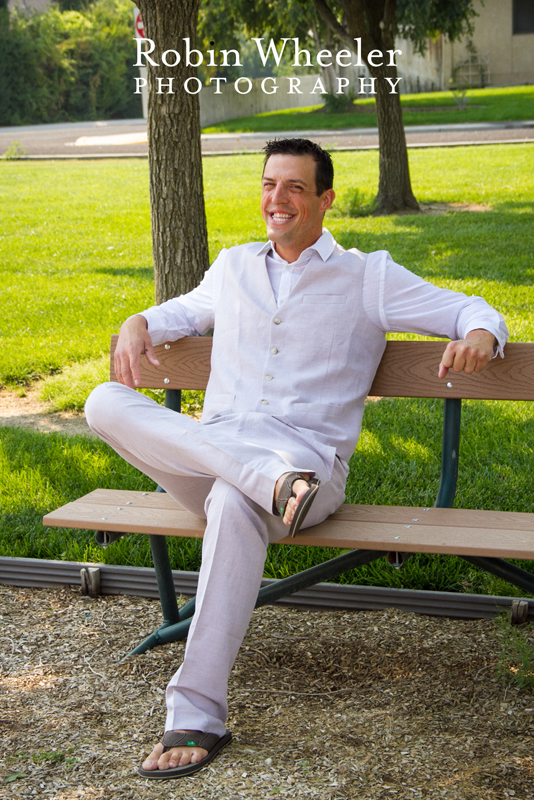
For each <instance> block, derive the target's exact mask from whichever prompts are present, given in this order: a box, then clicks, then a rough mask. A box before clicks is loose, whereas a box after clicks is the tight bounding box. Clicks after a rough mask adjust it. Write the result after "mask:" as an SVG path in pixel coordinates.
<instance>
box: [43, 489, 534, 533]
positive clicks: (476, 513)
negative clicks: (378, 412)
mask: <svg viewBox="0 0 534 800" xmlns="http://www.w3.org/2000/svg"><path fill="white" fill-rule="evenodd" d="M78 503H83V504H84V505H88V506H89V505H90V506H93V507H98V508H99V513H100V510H101V509H100V507H101V506H111V507H115V509H116V508H119V507H121V508H124V507H126V506H129V507H131V508H134V509H147V510H150V509H168V510H171V511H173V510H174V511H180V512H183V509H181V508H180V506H179V505H178V504H177V503H176V501H175V500H173V499H172V497H171V496H170V495H168V494H166V493H165V492H138V491H133V490H128V489H95V490H94V491H92V492H90V493H89V494H86V495H85V496H84V497H80V498H79V499H78V500H76V501H74V503H69V504H68V505H66V506H63V509H66V508H71V507H73V506H76V504H78ZM60 511H62V509H58V510H57V512H56V511H53V512H51V513H50V514H48V515H47V516H46V517H45V519H47V520H48V519H53V518H55V517H54V515H55V514H56V513H58V512H60ZM106 511H109V508H108V509H106ZM73 513H75V512H73ZM102 515H103V516H105V513H104V510H102ZM94 516H95V518H96V519H97V520H98V516H97V514H96V512H95V514H94ZM192 516H193V515H192ZM58 519H60V517H58ZM194 519H197V518H196V517H194ZM329 519H330V520H336V521H339V522H374V523H385V522H388V523H394V524H398V525H416V524H419V525H430V526H432V525H439V526H453V527H462V526H465V527H466V528H483V529H495V530H502V529H509V530H516V531H529V532H530V533H532V535H533V540H534V514H528V513H525V512H521V511H480V510H476V509H468V510H466V509H460V508H428V509H426V510H425V509H424V508H422V507H418V506H370V505H363V504H361V505H360V504H351V503H344V504H343V505H342V506H340V507H339V508H338V510H337V511H336V512H335V514H332V516H330V517H329ZM415 519H417V520H418V522H417V523H416V522H415ZM46 524H47V525H52V522H47V523H46ZM63 527H65V526H63ZM72 527H76V526H75V525H73V526H72ZM175 527H178V526H175ZM100 528H101V530H105V529H106V526H105V525H104V524H103V525H102V526H100ZM95 530H98V527H95Z"/></svg>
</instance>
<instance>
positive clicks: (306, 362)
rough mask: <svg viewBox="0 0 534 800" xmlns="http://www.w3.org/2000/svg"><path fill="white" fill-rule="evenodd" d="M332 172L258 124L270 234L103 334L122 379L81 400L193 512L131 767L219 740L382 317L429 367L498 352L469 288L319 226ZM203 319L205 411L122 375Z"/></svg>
mask: <svg viewBox="0 0 534 800" xmlns="http://www.w3.org/2000/svg"><path fill="white" fill-rule="evenodd" d="M332 186H333V166H332V161H331V158H330V156H329V154H328V153H327V152H325V151H324V150H322V149H321V148H320V147H319V146H318V145H316V144H314V143H313V142H311V141H309V140H307V139H282V140H279V141H272V142H269V143H268V144H267V146H266V148H265V163H264V173H263V177H262V199H261V213H262V216H263V219H264V221H265V224H266V227H267V236H268V241H267V242H265V243H261V242H260V243H258V242H256V243H253V244H245V245H240V246H238V247H232V248H230V249H228V250H223V251H222V252H221V253H220V254H219V256H218V257H217V259H216V260H215V262H214V263H213V265H212V266H211V268H210V269H209V270H208V271H207V273H206V275H205V276H204V279H203V280H202V282H201V284H200V285H199V286H198V287H197V288H196V289H194V290H193V291H192V292H190V293H189V294H187V295H183V296H181V297H178V298H175V299H173V300H169V301H168V302H166V303H163V304H162V305H160V306H157V307H152V308H150V309H148V310H147V311H143V312H142V313H141V314H137V315H134V316H133V317H130V318H129V319H127V320H126V321H125V322H124V324H123V325H122V327H121V331H120V336H119V341H118V344H117V349H116V352H115V371H116V374H117V377H118V378H119V381H120V384H117V383H108V384H103V385H102V386H99V387H97V389H95V391H94V392H93V393H92V394H91V396H90V398H89V400H88V402H87V406H86V415H87V420H88V423H89V425H90V426H91V428H92V429H93V430H94V431H95V432H96V433H97V434H98V435H99V436H100V437H101V438H102V439H104V440H105V441H106V442H108V443H109V444H110V445H111V446H112V447H113V448H114V449H115V450H116V451H117V452H118V453H119V454H120V455H121V456H123V458H125V459H126V460H127V461H129V462H130V463H131V464H133V465H134V466H136V467H138V468H139V469H140V470H142V471H143V472H144V473H146V474H147V475H149V476H150V477H151V478H153V479H154V480H155V481H157V482H158V483H159V484H160V486H162V487H163V488H164V489H165V490H166V491H167V492H168V493H169V494H170V495H171V496H172V497H174V498H175V499H176V500H177V501H178V502H179V503H180V504H181V505H182V506H184V507H185V508H186V509H188V510H189V511H192V512H193V513H195V514H197V515H199V516H201V517H205V518H206V520H207V523H206V532H205V535H204V541H203V547H202V566H201V570H200V575H199V583H198V594H197V602H196V612H195V616H194V618H193V622H192V625H191V628H190V632H189V637H188V640H187V647H186V650H185V656H184V661H183V664H182V666H181V667H180V668H179V670H178V671H177V672H176V674H175V675H174V676H173V678H172V679H171V681H170V683H169V685H168V687H167V720H166V725H165V734H164V736H163V739H162V741H161V742H160V743H158V744H157V745H156V746H155V747H154V749H153V751H152V753H151V754H150V755H149V756H148V758H147V759H146V761H145V762H144V763H143V766H142V767H141V768H140V773H141V774H142V775H143V776H144V777H147V778H151V779H165V778H174V777H181V776H184V775H190V774H192V773H193V772H196V771H197V770H199V769H201V768H202V767H204V766H205V765H206V764H208V763H209V762H210V761H211V759H212V758H214V757H215V755H216V754H217V753H218V752H220V750H221V749H222V748H223V747H225V746H226V745H227V744H228V743H229V742H230V740H231V734H230V732H229V731H227V730H226V728H225V721H226V717H227V704H226V694H227V683H228V676H229V673H230V670H231V668H232V665H233V663H234V660H235V658H236V655H237V652H238V649H239V647H240V644H241V642H242V639H243V637H244V635H245V632H246V629H247V626H248V623H249V620H250V616H251V614H252V611H253V608H254V604H255V601H256V597H257V592H258V589H259V586H260V583H261V578H262V574H263V565H264V561H265V555H266V548H267V545H268V543H269V542H275V541H277V540H279V539H281V538H283V537H284V536H286V534H287V532H288V528H287V527H286V526H289V532H290V533H291V534H292V535H295V534H296V533H298V530H299V528H300V527H301V526H302V525H305V526H308V525H314V524H317V523H319V522H321V521H322V520H323V519H325V518H326V517H327V516H328V515H329V514H331V513H333V512H334V511H335V510H336V508H338V506H339V505H340V504H341V503H342V502H343V500H344V490H345V481H346V478H347V475H348V460H349V458H350V457H351V455H352V453H353V452H354V448H355V446H356V443H357V440H358V436H359V432H360V427H361V421H362V415H363V408H364V401H365V398H366V396H367V393H368V391H369V388H370V386H371V383H372V381H373V377H374V374H375V371H376V368H377V366H378V364H379V362H380V359H381V357H382V354H383V352H384V348H385V345H386V339H385V334H386V332H388V331H412V332H414V333H418V334H423V335H430V336H441V337H446V338H449V339H450V340H451V341H450V342H449V344H448V345H447V346H446V347H445V348H444V353H443V358H442V361H441V364H440V366H439V375H440V377H442V378H443V377H445V375H446V374H447V371H448V370H449V369H453V370H454V371H455V372H461V371H464V372H467V373H470V372H473V371H476V372H480V370H482V369H483V368H484V367H485V365H486V364H487V363H488V361H489V360H490V359H491V358H493V357H494V356H495V355H496V354H497V353H500V354H501V355H502V348H503V346H504V344H505V342H506V339H507V329H506V325H505V324H504V321H503V319H502V317H501V316H500V315H499V314H498V313H497V312H496V311H495V310H494V309H492V308H491V307H490V306H488V304H487V303H486V302H485V301H484V300H482V299H481V298H479V297H467V296H466V295H464V294H459V293H455V292H452V291H449V290H446V289H440V288H438V287H435V286H433V285H432V284H429V283H426V282H425V281H424V280H422V279H421V278H419V277H418V276H416V275H414V274H413V273H411V272H409V271H408V270H406V269H404V267H401V266H399V265H398V264H396V263H395V262H394V261H393V260H392V258H391V257H390V255H389V254H388V253H387V252H386V251H379V252H375V253H370V254H365V253H362V252H360V251H359V250H357V249H353V250H348V251H347V250H344V249H343V247H341V246H340V245H339V244H338V243H337V242H336V241H335V240H334V239H333V237H332V236H331V234H330V233H329V232H328V231H327V230H326V229H323V227H322V223H323V217H324V215H325V213H326V211H327V210H328V209H329V208H330V207H331V205H332V203H333V201H334V197H335V194H334V190H333V188H332ZM211 328H213V329H214V333H213V348H212V362H211V375H210V379H209V384H208V387H207V390H206V396H205V402H204V410H203V415H202V421H201V422H196V421H194V420H192V419H190V418H188V417H186V416H184V415H182V414H177V413H176V412H174V411H172V410H170V409H167V408H164V407H162V406H159V405H158V404H157V403H155V402H153V401H152V400H150V399H149V398H147V397H145V396H144V395H140V394H137V392H135V391H134V387H135V385H136V384H137V383H138V381H139V379H140V375H139V358H140V356H141V355H143V354H144V355H145V356H146V357H147V359H148V360H149V361H150V362H151V363H152V364H154V365H156V366H158V361H157V359H156V357H155V354H154V349H153V345H154V344H160V343H162V342H165V341H175V340H177V339H179V338H180V337H183V336H191V335H193V336H194V335H199V334H203V333H205V332H206V331H208V330H209V329H211ZM121 384H122V385H121ZM259 677H260V679H261V676H259Z"/></svg>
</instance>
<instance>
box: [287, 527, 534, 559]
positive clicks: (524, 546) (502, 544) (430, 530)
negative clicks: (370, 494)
mask: <svg viewBox="0 0 534 800" xmlns="http://www.w3.org/2000/svg"><path fill="white" fill-rule="evenodd" d="M278 544H293V545H308V546H320V547H343V548H362V549H364V550H375V549H376V550H386V551H388V550H396V551H399V552H405V553H444V554H449V555H465V556H488V557H497V558H527V559H532V558H534V536H533V535H532V532H531V531H512V530H486V531H484V530H482V529H481V528H464V527H461V528H455V527H438V526H429V525H420V526H415V527H412V528H410V529H407V528H406V527H405V526H404V525H395V524H391V523H383V524H376V523H368V522H361V523H358V524H357V525H354V523H349V522H337V523H333V522H332V521H326V520H325V522H322V523H321V524H320V525H315V526H314V527H313V528H306V529H305V530H301V531H300V533H299V534H298V536H296V537H295V538H294V539H291V538H289V537H286V538H285V539H282V540H281V541H279V542H278Z"/></svg>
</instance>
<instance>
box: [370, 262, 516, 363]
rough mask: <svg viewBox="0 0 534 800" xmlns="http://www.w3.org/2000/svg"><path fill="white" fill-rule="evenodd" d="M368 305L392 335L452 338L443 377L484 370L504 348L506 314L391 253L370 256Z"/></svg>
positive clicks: (445, 353) (373, 316)
mask: <svg viewBox="0 0 534 800" xmlns="http://www.w3.org/2000/svg"><path fill="white" fill-rule="evenodd" d="M364 304H365V309H366V311H367V314H368V316H369V317H370V319H372V320H373V322H375V324H376V325H377V326H378V327H380V328H382V330H384V331H386V332H397V331H398V332H410V333H418V334H422V335H423V336H439V337H447V338H449V339H451V341H450V342H449V344H448V345H447V346H446V347H445V352H444V353H443V358H442V360H441V363H440V365H439V373H438V374H439V377H440V378H444V377H445V376H446V375H447V372H448V370H449V369H452V370H453V371H454V372H465V373H467V374H470V373H472V372H480V371H481V370H483V369H484V367H485V366H486V364H487V363H488V362H489V361H490V360H491V359H492V358H494V357H495V355H496V354H497V353H498V354H500V355H501V356H502V349H503V347H504V345H505V343H506V341H507V339H508V329H507V327H506V324H505V322H504V320H503V318H502V316H501V315H500V314H499V313H498V312H497V311H496V310H495V309H494V308H492V307H491V306H490V305H488V303H486V301H485V300H483V299H482V298H481V297H475V296H467V295H465V294H463V292H454V291H451V290H450V289H442V288H440V287H438V286H434V285H433V284H431V283H428V282H427V281H424V280H423V279H422V278H420V277H419V276H418V275H415V274H414V273H413V272H410V271H409V270H407V269H405V268H404V267H402V266H400V265H399V264H396V263H395V262H394V261H393V260H392V258H391V256H390V255H389V253H387V252H385V251H379V252H375V253H371V254H369V256H368V257H367V264H366V271H365V279H364Z"/></svg>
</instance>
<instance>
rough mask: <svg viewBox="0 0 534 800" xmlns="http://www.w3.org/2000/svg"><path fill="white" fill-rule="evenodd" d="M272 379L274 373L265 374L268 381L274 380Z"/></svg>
mask: <svg viewBox="0 0 534 800" xmlns="http://www.w3.org/2000/svg"><path fill="white" fill-rule="evenodd" d="M272 379H273V376H272V375H266V376H265V380H266V381H272Z"/></svg>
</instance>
